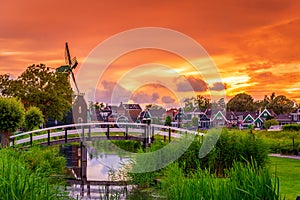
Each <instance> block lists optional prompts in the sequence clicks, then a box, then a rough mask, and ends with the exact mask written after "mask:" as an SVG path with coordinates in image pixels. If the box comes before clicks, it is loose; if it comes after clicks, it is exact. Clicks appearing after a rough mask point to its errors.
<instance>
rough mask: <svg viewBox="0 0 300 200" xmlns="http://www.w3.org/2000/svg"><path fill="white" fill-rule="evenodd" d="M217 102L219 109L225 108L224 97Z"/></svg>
mask: <svg viewBox="0 0 300 200" xmlns="http://www.w3.org/2000/svg"><path fill="white" fill-rule="evenodd" d="M217 104H218V106H219V107H220V108H221V109H225V108H226V103H225V99H224V98H221V99H219V100H218V103H217Z"/></svg>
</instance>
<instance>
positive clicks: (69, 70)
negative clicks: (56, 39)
mask: <svg viewBox="0 0 300 200" xmlns="http://www.w3.org/2000/svg"><path fill="white" fill-rule="evenodd" d="M65 62H66V65H63V66H60V67H59V68H57V69H56V71H58V72H61V73H65V74H67V75H68V76H69V75H71V77H72V80H73V82H74V85H75V88H76V92H77V94H79V89H78V86H77V83H76V80H75V75H74V73H73V70H75V68H76V67H77V65H78V62H77V59H76V57H74V58H72V59H71V55H70V50H69V46H68V43H67V42H66V49H65Z"/></svg>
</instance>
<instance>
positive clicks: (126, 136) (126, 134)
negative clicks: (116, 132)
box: [125, 125, 128, 140]
mask: <svg viewBox="0 0 300 200" xmlns="http://www.w3.org/2000/svg"><path fill="white" fill-rule="evenodd" d="M125 138H126V140H128V125H126V130H125Z"/></svg>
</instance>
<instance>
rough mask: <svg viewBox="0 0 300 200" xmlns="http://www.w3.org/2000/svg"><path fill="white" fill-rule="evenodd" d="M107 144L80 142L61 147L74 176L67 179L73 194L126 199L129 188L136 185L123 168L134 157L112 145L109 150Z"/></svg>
mask: <svg viewBox="0 0 300 200" xmlns="http://www.w3.org/2000/svg"><path fill="white" fill-rule="evenodd" d="M105 145H106V146H107V144H105ZM105 145H103V143H102V145H101V144H100V145H99V147H97V146H94V147H86V146H85V145H83V144H82V143H80V144H73V145H66V146H61V147H60V150H61V152H62V153H63V154H64V155H65V156H66V158H67V168H68V169H69V172H70V176H71V177H72V178H69V179H68V180H67V182H68V183H69V187H68V188H67V190H68V191H69V193H70V196H71V197H74V198H79V199H126V195H127V191H128V190H131V188H132V186H128V183H127V179H126V176H125V174H126V173H125V171H123V170H124V167H125V166H126V165H127V164H128V163H129V161H130V158H129V157H122V156H120V155H118V152H116V151H112V148H111V146H110V148H108V150H107V151H106V152H105V149H103V147H104V146H105ZM114 149H115V148H114Z"/></svg>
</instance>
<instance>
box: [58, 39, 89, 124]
mask: <svg viewBox="0 0 300 200" xmlns="http://www.w3.org/2000/svg"><path fill="white" fill-rule="evenodd" d="M65 62H66V65H63V66H60V67H58V68H57V69H56V71H57V72H60V73H64V74H66V75H67V76H71V78H70V79H72V80H73V83H74V85H75V88H76V91H74V94H73V100H72V112H71V114H72V118H73V123H83V122H87V104H86V101H85V100H84V97H83V95H84V94H83V93H80V92H79V89H78V86H77V82H76V79H75V75H74V73H73V71H74V70H75V68H76V67H77V65H78V62H77V59H76V57H74V58H72V59H71V55H70V50H69V46H68V43H67V42H66V48H65Z"/></svg>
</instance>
